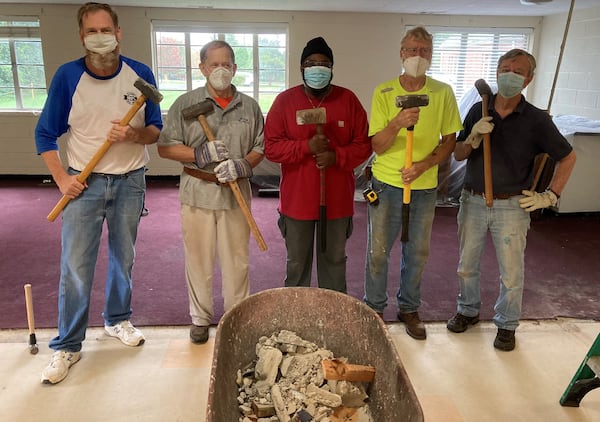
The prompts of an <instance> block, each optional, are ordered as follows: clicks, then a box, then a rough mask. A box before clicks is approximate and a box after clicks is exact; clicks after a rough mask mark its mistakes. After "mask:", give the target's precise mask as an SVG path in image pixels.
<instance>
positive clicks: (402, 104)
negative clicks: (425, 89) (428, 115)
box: [396, 94, 429, 132]
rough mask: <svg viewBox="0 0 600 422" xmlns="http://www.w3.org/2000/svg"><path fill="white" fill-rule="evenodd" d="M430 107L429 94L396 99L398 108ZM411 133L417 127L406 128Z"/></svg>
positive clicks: (401, 96)
mask: <svg viewBox="0 0 600 422" xmlns="http://www.w3.org/2000/svg"><path fill="white" fill-rule="evenodd" d="M426 105H429V96H428V95H427V94H412V95H398V96H397V97H396V107H398V108H403V109H404V108H414V107H425V106H426ZM406 129H407V130H408V131H409V132H412V131H413V130H414V129H415V127H414V126H410V127H407V128H406Z"/></svg>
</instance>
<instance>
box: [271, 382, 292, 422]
mask: <svg viewBox="0 0 600 422" xmlns="http://www.w3.org/2000/svg"><path fill="white" fill-rule="evenodd" d="M271 399H272V400H273V406H274V407H275V413H277V417H278V418H279V421H280V422H290V415H288V413H287V406H286V405H285V400H284V399H283V396H282V395H281V390H280V389H279V386H278V385H277V384H275V385H273V386H272V387H271Z"/></svg>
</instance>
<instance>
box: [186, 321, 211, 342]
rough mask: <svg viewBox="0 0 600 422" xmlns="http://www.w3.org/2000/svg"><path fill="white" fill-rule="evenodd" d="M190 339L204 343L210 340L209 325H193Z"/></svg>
mask: <svg viewBox="0 0 600 422" xmlns="http://www.w3.org/2000/svg"><path fill="white" fill-rule="evenodd" d="M190 340H191V341H192V343H194V344H204V343H206V342H207V341H208V326H205V325H203V326H200V325H192V327H191V328H190Z"/></svg>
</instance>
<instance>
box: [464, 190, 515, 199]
mask: <svg viewBox="0 0 600 422" xmlns="http://www.w3.org/2000/svg"><path fill="white" fill-rule="evenodd" d="M465 191H467V192H469V193H470V194H471V195H476V196H482V197H484V198H485V192H477V191H476V190H473V189H466V188H465ZM521 195H523V194H522V193H521V192H517V193H496V192H494V194H493V195H492V198H493V199H510V198H512V197H513V196H521Z"/></svg>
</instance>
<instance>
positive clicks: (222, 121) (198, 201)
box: [158, 87, 264, 210]
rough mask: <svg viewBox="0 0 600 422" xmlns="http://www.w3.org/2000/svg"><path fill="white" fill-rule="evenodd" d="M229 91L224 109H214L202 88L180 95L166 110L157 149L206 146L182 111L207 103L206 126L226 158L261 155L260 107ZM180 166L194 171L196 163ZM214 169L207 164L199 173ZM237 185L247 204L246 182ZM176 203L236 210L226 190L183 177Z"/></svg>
mask: <svg viewBox="0 0 600 422" xmlns="http://www.w3.org/2000/svg"><path fill="white" fill-rule="evenodd" d="M233 89H234V95H233V99H232V100H231V102H230V103H229V104H228V105H227V107H226V108H225V109H222V108H221V106H219V105H218V103H217V102H216V101H215V100H214V99H213V98H212V97H211V96H210V94H209V93H208V90H207V89H206V88H205V87H201V88H197V89H195V90H193V91H190V92H188V93H185V94H183V95H181V96H180V97H179V98H178V99H177V100H175V102H174V103H173V105H172V106H171V108H170V109H169V112H168V114H167V118H166V121H165V123H164V127H163V130H162V132H161V134H160V137H159V139H158V145H159V146H174V145H179V144H183V145H186V146H189V147H192V148H196V147H198V146H200V145H202V144H203V143H204V142H208V138H207V136H206V134H205V133H204V130H203V129H202V126H201V125H200V122H199V121H198V119H197V118H194V119H185V118H184V117H183V114H182V111H183V110H185V109H186V108H188V107H190V106H193V105H195V104H198V103H200V102H203V101H205V100H207V101H210V102H211V103H212V105H213V107H212V108H213V110H212V111H211V112H210V113H208V114H206V119H207V122H208V125H209V126H210V128H211V129H212V132H213V134H214V136H215V139H219V140H222V141H223V142H225V144H226V145H227V148H228V149H229V158H231V159H235V158H244V157H245V156H246V155H247V154H248V153H249V152H250V151H254V152H257V153H259V154H264V141H263V128H264V118H263V115H262V112H261V110H260V107H259V105H258V103H257V102H256V101H255V100H254V99H253V98H251V97H249V96H248V95H246V94H243V93H241V92H239V91H238V90H237V89H235V87H233ZM182 164H183V165H184V166H187V167H191V168H195V169H197V168H198V167H197V166H196V163H182ZM216 165H217V164H216V163H211V164H209V165H207V166H206V167H204V168H203V169H202V170H204V171H208V172H213V171H214V167H215V166H216ZM238 185H239V186H240V190H241V191H242V194H243V196H244V198H245V199H246V201H247V202H248V203H249V201H250V197H251V192H250V183H249V181H248V179H238ZM179 199H180V201H181V203H182V204H186V205H190V206H193V207H198V208H206V209H212V210H222V209H232V208H236V207H238V204H237V202H236V200H235V197H234V196H233V193H232V192H231V189H230V188H229V187H227V186H222V185H218V184H216V183H212V182H207V181H204V180H200V179H198V178H195V177H193V176H190V175H188V174H186V173H182V174H181V180H180V183H179Z"/></svg>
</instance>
